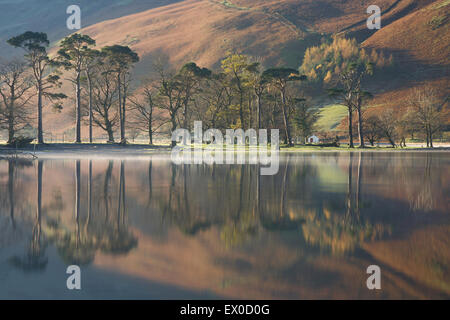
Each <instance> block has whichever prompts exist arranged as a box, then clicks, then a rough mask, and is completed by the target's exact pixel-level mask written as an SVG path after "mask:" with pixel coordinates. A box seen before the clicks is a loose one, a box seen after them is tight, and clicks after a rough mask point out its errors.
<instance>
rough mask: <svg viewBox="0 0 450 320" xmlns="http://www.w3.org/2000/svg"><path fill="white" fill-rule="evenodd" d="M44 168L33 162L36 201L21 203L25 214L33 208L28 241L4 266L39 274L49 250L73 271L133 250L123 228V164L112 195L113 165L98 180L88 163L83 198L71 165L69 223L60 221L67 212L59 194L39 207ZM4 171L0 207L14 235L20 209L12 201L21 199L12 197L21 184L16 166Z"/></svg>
mask: <svg viewBox="0 0 450 320" xmlns="http://www.w3.org/2000/svg"><path fill="white" fill-rule="evenodd" d="M44 163H45V161H43V160H39V161H37V165H36V177H35V181H36V185H37V187H36V201H32V198H29V197H28V198H26V201H25V202H26V203H28V205H27V206H26V207H27V208H29V207H32V206H33V202H34V207H35V208H36V211H35V216H34V218H33V219H31V220H32V228H31V230H30V240H29V242H28V243H27V246H26V250H25V253H24V254H23V255H15V256H13V257H11V259H10V262H11V264H12V265H13V266H14V267H17V268H18V269H21V270H23V271H26V272H29V271H38V270H44V269H45V267H46V265H47V263H48V258H47V256H46V248H47V246H48V245H49V244H53V245H55V247H56V248H57V251H58V253H59V254H60V256H61V258H62V259H63V261H64V262H65V263H67V264H77V265H85V264H89V263H91V262H92V261H93V259H94V256H95V253H96V252H97V251H99V250H100V251H102V252H105V253H108V254H125V253H127V252H129V251H130V250H131V249H132V248H134V247H136V246H137V238H136V237H135V236H134V235H133V234H132V233H131V232H130V230H129V227H128V218H127V214H128V212H127V201H126V180H125V162H124V161H122V162H121V164H120V171H119V183H118V190H117V193H116V192H114V190H113V187H112V186H111V184H112V181H111V180H112V172H113V164H114V163H113V162H112V161H110V162H109V163H108V166H107V168H106V172H104V173H100V174H98V177H96V178H94V177H93V171H92V166H93V165H92V161H89V168H88V174H87V179H86V180H87V192H85V190H84V188H83V186H84V185H83V183H84V178H83V177H82V170H81V163H82V162H81V161H80V160H76V161H75V168H74V173H75V174H74V190H73V193H72V194H73V197H74V204H75V206H74V210H73V215H72V218H69V219H67V217H66V216H65V215H64V213H65V211H64V210H66V209H67V208H66V206H65V203H64V202H63V201H62V199H61V193H60V192H56V193H55V194H54V199H52V201H51V202H50V203H49V205H47V206H43V204H42V197H43V182H45V176H46V175H45V174H44V173H43V171H44ZM20 165H22V166H23V165H24V164H23V163H21V164H20ZM27 165H32V163H30V164H27ZM8 166H9V167H8V182H7V187H6V188H5V189H7V191H8V192H4V193H3V192H2V196H1V197H0V200H2V201H0V204H1V208H2V211H3V209H5V208H6V207H9V218H10V221H11V229H15V228H16V224H17V223H16V219H15V210H16V204H17V203H20V202H18V199H17V198H18V197H19V195H20V194H23V192H19V191H18V189H17V186H18V185H19V184H20V183H22V182H19V181H16V179H15V176H16V168H17V166H18V163H17V162H16V161H9V163H8ZM101 177H104V181H103V185H102V186H99V184H95V183H94V181H100V180H101V179H100V178H101ZM2 189H4V188H3V186H2ZM27 191H28V190H27ZM97 191H100V192H97ZM28 192H29V191H28ZM85 193H87V198H86V197H85V196H84V195H85ZM3 195H8V199H6V200H8V201H3V198H5V197H4V196H3ZM28 196H29V194H28ZM86 200H87V201H86ZM63 209H64V210H63ZM114 211H115V214H113V212H114Z"/></svg>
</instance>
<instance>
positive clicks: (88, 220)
mask: <svg viewBox="0 0 450 320" xmlns="http://www.w3.org/2000/svg"><path fill="white" fill-rule="evenodd" d="M91 214H92V160H89V179H88V216H87V219H86V226H85V231H87V228H88V226H89V222H90V221H91Z"/></svg>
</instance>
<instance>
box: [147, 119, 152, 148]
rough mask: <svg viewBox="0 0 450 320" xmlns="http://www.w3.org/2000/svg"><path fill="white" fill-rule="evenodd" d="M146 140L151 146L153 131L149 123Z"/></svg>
mask: <svg viewBox="0 0 450 320" xmlns="http://www.w3.org/2000/svg"><path fill="white" fill-rule="evenodd" d="M148 140H149V144H150V145H153V130H152V124H151V121H150V122H149V124H148Z"/></svg>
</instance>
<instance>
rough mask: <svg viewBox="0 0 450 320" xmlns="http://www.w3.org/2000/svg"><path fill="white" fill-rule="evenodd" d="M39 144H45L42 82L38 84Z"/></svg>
mask: <svg viewBox="0 0 450 320" xmlns="http://www.w3.org/2000/svg"><path fill="white" fill-rule="evenodd" d="M38 143H39V144H41V143H44V133H43V129H42V82H41V81H39V83H38Z"/></svg>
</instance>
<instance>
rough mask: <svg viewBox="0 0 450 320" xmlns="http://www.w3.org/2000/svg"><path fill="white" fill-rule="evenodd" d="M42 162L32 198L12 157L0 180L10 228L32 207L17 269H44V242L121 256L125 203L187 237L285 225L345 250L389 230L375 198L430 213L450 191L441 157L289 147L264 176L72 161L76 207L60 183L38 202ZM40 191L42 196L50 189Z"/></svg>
mask: <svg viewBox="0 0 450 320" xmlns="http://www.w3.org/2000/svg"><path fill="white" fill-rule="evenodd" d="M46 163H47V161H42V160H41V161H38V162H37V164H36V175H35V177H34V178H33V179H36V182H37V188H33V189H36V197H34V198H26V197H29V194H31V193H30V191H29V189H30V188H31V187H30V186H27V189H24V190H26V191H24V192H18V190H20V189H23V186H22V185H23V184H26V183H27V181H28V180H30V177H27V178H25V175H24V174H23V172H24V170H25V166H24V165H22V164H18V163H17V162H9V163H8V172H7V174H5V175H4V177H5V178H6V179H3V180H5V181H6V182H4V183H2V184H1V185H0V187H1V188H2V192H1V194H0V207H1V209H2V212H5V213H6V214H7V217H8V221H9V226H10V229H11V230H13V229H14V228H16V227H17V225H18V224H19V225H21V224H24V223H23V221H22V220H20V221H19V222H18V220H17V215H16V213H17V212H18V211H19V212H20V215H21V216H23V215H24V214H25V215H26V214H28V216H29V220H30V224H31V225H32V227H30V230H29V231H27V232H29V233H28V234H29V238H30V242H29V243H27V247H26V250H25V251H26V252H25V254H24V255H23V256H16V257H14V258H13V260H14V264H15V265H16V266H17V267H19V268H21V269H23V270H25V269H28V270H31V269H33V268H34V269H36V270H37V269H39V268H43V267H45V265H46V263H47V262H46V259H47V258H46V257H45V248H46V245H47V244H48V243H52V244H54V245H55V246H56V248H57V249H58V252H59V254H60V255H61V257H62V258H63V260H64V261H65V262H66V263H68V264H69V263H70V264H88V263H90V262H92V260H93V259H94V257H95V254H96V252H98V251H102V252H105V253H108V254H126V253H127V252H129V251H130V250H131V249H132V248H134V247H136V246H137V239H136V237H135V236H134V235H133V233H132V232H130V228H129V212H128V211H129V210H130V207H133V208H136V210H137V211H138V213H139V214H143V213H144V212H146V213H148V214H149V215H150V213H151V215H153V214H157V213H158V214H160V221H161V223H162V224H161V228H167V227H171V226H175V227H177V228H178V229H179V230H181V231H182V232H183V233H185V234H187V235H190V236H195V235H198V234H199V233H201V232H203V231H207V230H218V232H219V235H220V239H221V240H222V241H223V243H224V245H226V246H241V245H243V244H245V243H246V242H247V241H250V240H252V239H256V238H258V237H259V236H260V235H262V234H263V233H267V232H271V233H278V234H282V233H283V234H287V233H289V234H292V235H295V237H298V238H297V240H298V241H299V242H297V245H302V246H305V245H306V246H308V248H311V249H312V248H320V250H326V251H329V252H332V253H334V254H343V253H348V252H352V251H353V250H355V249H356V248H357V247H358V246H360V245H361V244H362V243H364V242H366V241H372V240H376V239H378V238H380V237H382V236H383V235H385V234H387V233H389V232H390V231H391V222H392V221H394V219H395V218H390V217H387V215H384V216H383V217H381V218H376V214H374V212H373V210H372V209H371V208H370V205H369V201H372V202H373V201H374V198H375V199H376V198H377V197H381V198H382V199H383V201H388V200H389V197H392V201H397V200H398V201H399V203H400V204H401V203H402V201H403V202H404V201H405V200H406V201H407V202H406V203H409V205H410V208H411V210H416V211H429V210H434V209H436V208H439V205H440V204H439V201H441V202H442V199H446V196H445V195H444V194H445V193H448V191H449V190H448V184H446V183H445V179H447V178H448V168H447V166H446V164H445V161H444V160H443V159H442V158H441V157H436V156H433V157H432V155H428V154H423V155H420V156H415V157H411V156H409V157H408V156H406V155H391V156H389V157H382V156H380V155H378V154H373V153H348V154H347V153H339V154H327V155H326V156H323V155H322V156H316V155H314V156H312V155H302V156H299V155H295V156H290V155H288V156H287V157H286V158H282V161H281V163H280V170H279V173H278V174H277V175H275V176H261V175H260V174H259V173H260V171H259V169H260V168H259V166H258V165H214V164H213V165H205V164H203V165H174V164H171V163H170V162H162V163H161V162H159V163H157V165H156V166H155V163H154V162H153V161H149V162H148V163H145V162H142V163H140V166H136V167H135V168H134V167H132V166H129V167H128V166H126V162H125V161H107V162H102V161H94V162H93V161H80V160H77V161H74V171H73V172H74V179H73V182H74V183H73V187H72V186H71V188H72V189H71V190H72V191H71V193H69V195H70V196H73V203H74V206H72V205H68V204H69V203H71V202H72V199H70V198H69V197H68V196H67V192H66V191H67V189H63V190H64V191H65V194H64V195H63V194H62V192H61V190H60V189H61V187H60V189H58V188H54V189H53V195H52V197H50V198H51V201H47V202H46V205H45V206H43V205H42V188H43V186H42V184H43V182H44V184H45V186H47V184H46V183H45V181H46V180H45V179H46V178H45V177H46V176H47V174H45V173H44V174H43V168H44V167H45V166H46V165H45V164H46ZM93 167H94V168H93ZM94 169H95V170H96V171H93V170H94ZM18 171H20V172H21V176H20V179H17V175H18V173H17V172H18ZM146 171H147V174H142V173H143V172H144V173H145V172H146ZM66 172H67V169H64V173H66ZM94 172H95V173H94ZM133 173H134V174H135V176H134V175H133ZM48 174H52V172H50V171H49V173H48ZM439 175H441V176H439ZM27 179H28V180H27ZM43 179H44V180H43ZM3 180H2V181H3ZM127 181H129V182H131V184H135V185H138V188H137V189H136V192H133V193H130V192H129V191H128V192H127ZM28 184H29V183H28ZM377 186H381V187H382V188H380V189H377ZM44 189H45V188H44ZM48 189H50V190H51V188H48ZM3 191H4V192H3ZM33 192H34V191H33ZM33 194H34V193H33ZM45 194H46V198H47V199H48V198H49V194H51V193H49V192H48V190H46V193H45ZM21 197H22V198H21ZM36 199H37V201H36ZM386 199H387V200H386ZM139 205H141V206H139ZM18 208H19V209H18ZM27 208H28V209H27ZM30 208H36V210H35V211H34V210H33V212H30ZM72 208H73V211H72ZM401 208H402V210H403V211H405V210H404V207H401ZM27 210H28V211H27ZM403 211H402V212H403ZM67 213H70V215H68V214H67ZM374 217H375V218H374ZM153 221H154V220H153ZM24 230H25V229H24Z"/></svg>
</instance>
